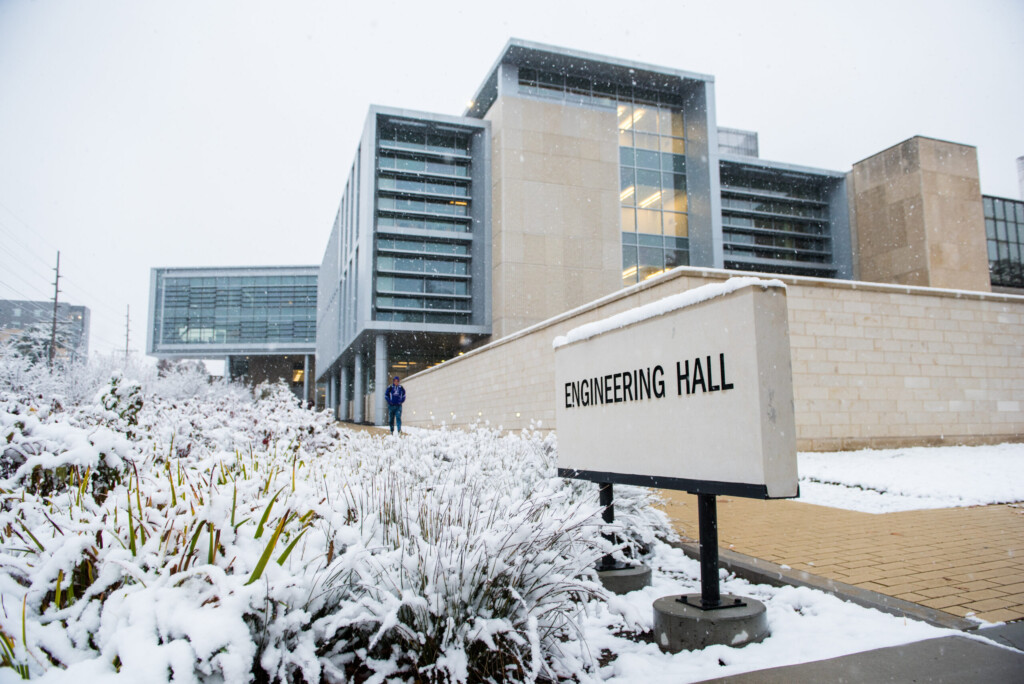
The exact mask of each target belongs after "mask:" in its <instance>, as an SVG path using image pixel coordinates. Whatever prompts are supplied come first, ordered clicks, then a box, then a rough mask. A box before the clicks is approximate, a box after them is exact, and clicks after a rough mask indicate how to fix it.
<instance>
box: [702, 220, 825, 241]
mask: <svg viewBox="0 0 1024 684" xmlns="http://www.w3.org/2000/svg"><path fill="white" fill-rule="evenodd" d="M722 223H723V229H724V230H725V231H726V232H729V231H741V232H742V231H754V230H756V231H762V230H770V231H776V232H779V233H797V234H799V235H812V236H820V237H829V230H828V224H825V223H804V222H803V221H790V220H787V219H774V218H765V217H763V216H754V217H750V216H729V215H726V214H723V215H722Z"/></svg>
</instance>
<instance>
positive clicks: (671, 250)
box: [519, 68, 690, 286]
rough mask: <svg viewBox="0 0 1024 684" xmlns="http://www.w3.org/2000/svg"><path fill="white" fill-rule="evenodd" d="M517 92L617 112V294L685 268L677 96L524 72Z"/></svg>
mask: <svg viewBox="0 0 1024 684" xmlns="http://www.w3.org/2000/svg"><path fill="white" fill-rule="evenodd" d="M519 92H520V93H524V94H528V95H535V96H539V97H544V98H546V99H555V100H559V101H565V102H568V103H579V104H598V105H605V106H609V107H611V106H614V107H615V108H616V114H617V116H618V136H619V201H620V205H621V207H620V212H621V226H622V283H623V286H628V285H632V284H634V283H637V282H639V281H641V280H645V279H646V278H650V277H653V276H655V275H658V274H659V273H664V272H665V271H667V270H669V269H671V268H675V267H676V266H683V265H686V264H689V263H690V256H689V239H688V235H689V232H688V224H687V213H686V211H687V196H686V127H685V121H684V118H683V112H682V108H681V103H680V98H679V95H677V94H675V93H669V92H663V91H659V90H655V89H651V88H640V87H637V86H634V85H632V84H623V83H613V82H610V81H602V80H599V79H591V78H587V77H585V76H579V75H567V74H562V73H559V72H553V71H543V70H539V69H527V68H520V69H519Z"/></svg>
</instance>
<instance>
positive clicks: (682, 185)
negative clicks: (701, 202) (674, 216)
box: [619, 166, 686, 211]
mask: <svg viewBox="0 0 1024 684" xmlns="http://www.w3.org/2000/svg"><path fill="white" fill-rule="evenodd" d="M619 190H620V192H619V201H620V202H621V203H622V204H623V206H630V207H632V206H635V207H639V208H641V209H666V210H668V211H686V176H684V175H682V174H679V173H659V172H657V171H651V170H649V169H634V168H631V167H628V166H623V167H620V168H619Z"/></svg>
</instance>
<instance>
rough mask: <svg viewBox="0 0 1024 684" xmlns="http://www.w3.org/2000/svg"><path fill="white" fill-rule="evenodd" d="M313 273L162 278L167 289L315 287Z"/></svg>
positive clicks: (315, 277)
mask: <svg viewBox="0 0 1024 684" xmlns="http://www.w3.org/2000/svg"><path fill="white" fill-rule="evenodd" d="M316 279H317V276H315V275H296V276H215V277H203V278H198V277H197V278H191V277H189V278H180V277H169V278H164V280H163V284H164V287H165V288H166V289H168V290H173V289H175V288H186V289H188V288H192V289H201V288H213V289H221V290H226V289H236V288H239V287H243V288H247V287H257V288H261V289H266V288H270V287H279V286H282V285H305V286H310V287H314V288H315V287H316Z"/></svg>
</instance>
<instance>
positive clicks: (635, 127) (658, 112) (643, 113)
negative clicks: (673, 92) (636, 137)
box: [616, 102, 686, 144]
mask: <svg viewBox="0 0 1024 684" xmlns="http://www.w3.org/2000/svg"><path fill="white" fill-rule="evenodd" d="M616 113H617V114H618V117H619V132H620V133H626V132H630V131H635V132H637V133H641V134H648V135H660V136H661V137H663V138H684V137H686V127H685V126H684V125H683V113H682V112H681V111H679V110H678V109H674V108H670V107H653V106H650V105H642V104H635V103H629V102H620V103H619V105H618V106H617V107H616ZM620 140H621V138H620ZM620 144H621V143H620Z"/></svg>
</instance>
